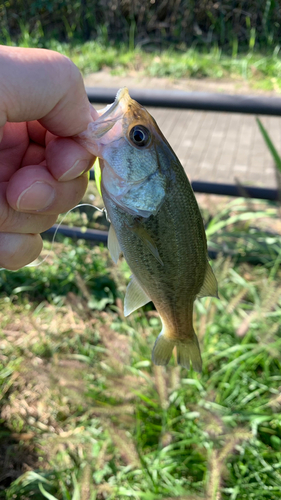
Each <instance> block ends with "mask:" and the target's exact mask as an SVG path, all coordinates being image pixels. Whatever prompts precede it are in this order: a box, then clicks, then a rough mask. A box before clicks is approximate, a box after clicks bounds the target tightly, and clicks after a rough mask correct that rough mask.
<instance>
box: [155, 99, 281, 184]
mask: <svg viewBox="0 0 281 500" xmlns="http://www.w3.org/2000/svg"><path fill="white" fill-rule="evenodd" d="M149 112H150V113H151V114H152V115H153V116H154V118H155V119H156V121H157V123H158V125H159V127H160V129H161V130H162V132H163V134H164V135H165V137H166V138H167V140H168V141H169V143H170V144H171V146H172V148H173V149H174V151H175V152H176V154H177V155H178V157H179V159H180V161H181V163H182V165H183V166H184V168H185V170H186V173H187V175H188V176H189V178H190V179H191V180H202V181H203V180H204V181H211V182H225V183H230V184H232V183H235V181H236V179H237V180H238V181H239V183H240V184H249V185H253V186H264V187H276V185H277V184H276V179H275V168H274V163H273V160H272V157H271V155H270V153H269V152H268V150H267V148H266V146H265V143H264V140H263V138H262V136H261V134H260V131H259V129H258V125H257V123H256V120H255V117H254V116H251V115H242V114H230V113H214V112H203V111H193V110H190V111H189V110H183V111H182V110H167V109H165V110H164V109H159V108H150V109H149ZM261 120H262V122H263V124H264V126H265V127H266V129H267V131H268V133H269V134H270V137H271V139H272V141H273V143H274V144H275V146H276V147H277V149H278V150H279V152H280V153H281V118H279V117H269V116H264V117H262V118H261Z"/></svg>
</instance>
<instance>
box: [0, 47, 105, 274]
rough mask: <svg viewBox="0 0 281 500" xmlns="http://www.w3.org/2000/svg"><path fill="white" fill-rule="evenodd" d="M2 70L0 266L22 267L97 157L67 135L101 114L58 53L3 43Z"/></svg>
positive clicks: (79, 192) (78, 194)
mask: <svg viewBox="0 0 281 500" xmlns="http://www.w3.org/2000/svg"><path fill="white" fill-rule="evenodd" d="M0 68H1V71H0V267H4V268H7V269H19V268H20V267H23V266H24V265H26V264H28V263H29V262H31V261H32V260H34V259H35V258H36V257H38V255H39V254H40V252H41V249H42V239H41V236H40V234H39V233H41V232H43V231H45V230H47V229H48V228H49V227H51V226H52V225H53V224H54V223H55V221H56V219H57V216H58V214H59V213H61V212H66V211H68V210H70V209H71V208H72V207H74V206H75V205H76V204H77V203H79V201H80V200H81V198H82V196H83V194H84V192H85V190H86V188H87V184H88V174H87V171H88V170H89V169H90V167H91V165H92V164H93V162H94V159H95V158H94V157H93V156H92V155H91V154H89V153H88V152H87V151H86V149H84V148H83V147H82V146H81V145H79V144H77V142H75V140H74V139H73V138H72V136H75V135H76V134H79V133H80V132H82V131H83V130H85V129H86V128H87V126H88V124H89V122H90V121H93V120H94V119H95V118H96V117H98V114H97V112H96V111H95V110H94V109H93V108H92V106H91V105H90V103H89V101H88V98H87V95H86V92H85V88H84V84H83V81H82V77H81V74H80V72H79V70H78V68H77V67H76V66H75V65H74V64H73V63H72V62H71V61H70V60H69V59H67V58H66V57H64V56H62V55H61V54H58V53H56V52H53V51H49V50H43V49H25V48H18V47H4V46H0ZM83 172H85V173H83Z"/></svg>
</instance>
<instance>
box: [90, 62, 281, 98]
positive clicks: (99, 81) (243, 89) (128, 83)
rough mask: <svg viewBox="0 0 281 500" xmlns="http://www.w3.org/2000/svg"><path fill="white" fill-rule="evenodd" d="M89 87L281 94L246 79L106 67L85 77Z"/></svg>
mask: <svg viewBox="0 0 281 500" xmlns="http://www.w3.org/2000/svg"><path fill="white" fill-rule="evenodd" d="M84 82H85V85H86V86H87V87H118V88H119V87H128V88H129V89H130V88H131V89H132V88H151V89H166V90H186V91H187V92H195V91H196V92H221V93H224V94H252V95H254V94H255V95H267V96H280V94H278V93H277V92H275V91H265V90H262V89H256V88H253V86H252V85H250V83H249V82H248V81H247V80H244V79H242V78H241V79H235V80H234V79H220V80H213V79H211V78H202V79H198V78H181V79H180V80H175V79H172V78H156V77H154V78H152V77H148V76H145V75H144V74H143V73H142V72H139V71H129V72H128V73H127V74H126V75H125V74H124V75H113V74H111V70H110V69H109V68H108V69H107V68H105V69H103V70H101V71H97V72H96V73H91V74H89V75H87V76H86V77H85V78H84Z"/></svg>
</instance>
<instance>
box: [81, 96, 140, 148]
mask: <svg viewBox="0 0 281 500" xmlns="http://www.w3.org/2000/svg"><path fill="white" fill-rule="evenodd" d="M130 100H131V97H130V94H129V91H128V89H127V87H123V88H122V89H120V90H118V92H117V94H116V97H115V101H114V102H113V103H112V104H109V105H108V106H106V107H105V108H103V109H102V110H100V111H99V115H100V116H99V118H98V119H97V120H96V121H95V122H93V123H91V125H92V127H91V128H92V132H94V137H95V138H97V139H100V138H101V137H103V136H104V135H105V134H107V132H109V131H110V130H111V129H112V128H113V127H114V125H115V124H116V122H118V121H119V120H121V119H122V118H123V116H124V113H126V111H127V108H128V103H129V101H130Z"/></svg>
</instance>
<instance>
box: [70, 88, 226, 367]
mask: <svg viewBox="0 0 281 500" xmlns="http://www.w3.org/2000/svg"><path fill="white" fill-rule="evenodd" d="M78 141H79V142H80V144H82V145H83V146H84V147H85V148H86V149H87V150H88V151H90V152H91V153H92V154H94V155H95V156H97V157H99V159H100V167H101V192H102V197H103V202H104V205H105V209H106V213H107V217H108V220H109V221H110V228H109V235H108V248H109V252H110V254H111V257H112V259H113V261H114V262H115V263H117V261H118V259H119V257H120V256H121V255H123V256H124V258H125V260H126V262H127V263H128V265H129V267H130V270H131V272H132V276H131V279H130V282H129V284H128V286H127V289H126V294H125V299H124V315H125V316H128V315H129V314H131V313H132V312H133V311H135V310H136V309H138V308H139V307H142V306H144V305H145V304H147V303H148V302H150V301H152V302H153V304H154V305H155V308H156V309H157V311H158V313H159V316H160V318H161V321H162V330H161V332H160V334H159V335H158V337H157V339H156V341H155V344H154V347H153V350H152V361H153V363H154V364H155V365H163V366H165V365H167V364H168V363H169V361H170V358H171V356H172V353H173V350H174V348H176V355H177V363H178V364H179V365H181V366H183V367H185V368H187V369H189V368H190V362H191V363H192V367H193V369H194V370H195V371H197V372H200V371H201V370H202V358H201V353H200V347H199V342H198V338H197V335H196V333H195V331H194V328H193V305H194V301H195V300H196V299H197V298H201V297H205V296H211V297H218V285H217V280H216V278H215V275H214V273H213V271H212V268H211V266H210V263H209V261H208V252H207V241H206V234H205V229H204V224H203V219H202V216H201V213H200V210H199V207H198V204H197V201H196V198H195V195H194V192H193V190H192V187H191V185H190V183H189V180H188V178H187V175H186V173H185V171H184V168H183V167H182V165H181V163H180V161H179V159H178V158H177V156H176V154H175V153H174V151H173V150H172V148H171V146H170V145H169V143H168V141H167V140H166V138H165V137H164V136H163V134H162V132H161V131H160V129H159V127H158V125H157V123H156V121H155V120H154V118H153V117H152V116H151V115H150V114H149V112H148V111H147V110H146V109H145V108H144V107H142V106H141V105H140V104H139V103H138V102H136V101H135V100H133V99H131V97H130V95H129V91H128V89H127V88H122V89H120V90H119V91H118V93H117V96H116V99H115V101H114V103H113V104H112V105H109V106H107V107H106V108H105V109H104V110H102V111H100V112H99V118H98V119H97V120H96V121H94V122H91V123H90V124H89V126H88V128H87V129H86V130H85V131H84V132H82V133H81V134H80V135H79V136H78Z"/></svg>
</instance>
